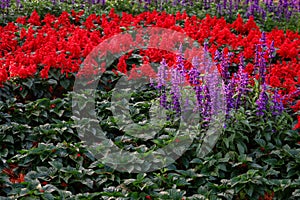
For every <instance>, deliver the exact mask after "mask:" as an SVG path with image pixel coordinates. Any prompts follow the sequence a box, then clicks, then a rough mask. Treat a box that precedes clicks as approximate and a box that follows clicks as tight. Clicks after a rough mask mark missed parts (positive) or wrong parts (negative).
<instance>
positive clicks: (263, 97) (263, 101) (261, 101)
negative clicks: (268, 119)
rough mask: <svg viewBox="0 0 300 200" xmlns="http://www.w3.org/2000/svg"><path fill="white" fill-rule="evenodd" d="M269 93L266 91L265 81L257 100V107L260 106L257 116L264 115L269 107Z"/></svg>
mask: <svg viewBox="0 0 300 200" xmlns="http://www.w3.org/2000/svg"><path fill="white" fill-rule="evenodd" d="M268 100H269V98H268V95H267V93H266V84H265V83H264V84H263V85H262V89H261V92H260V94H259V98H258V100H257V101H256V104H257V107H258V111H257V113H256V114H257V116H263V115H264V111H265V110H266V108H267V103H268Z"/></svg>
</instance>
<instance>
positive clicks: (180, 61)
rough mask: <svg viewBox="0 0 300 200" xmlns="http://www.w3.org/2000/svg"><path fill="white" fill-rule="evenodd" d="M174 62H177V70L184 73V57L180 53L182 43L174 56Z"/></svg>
mask: <svg viewBox="0 0 300 200" xmlns="http://www.w3.org/2000/svg"><path fill="white" fill-rule="evenodd" d="M176 63H177V69H178V70H179V73H180V74H181V75H182V76H184V75H185V73H186V70H185V68H184V57H183V53H182V44H180V46H179V52H178V54H177V56H176Z"/></svg>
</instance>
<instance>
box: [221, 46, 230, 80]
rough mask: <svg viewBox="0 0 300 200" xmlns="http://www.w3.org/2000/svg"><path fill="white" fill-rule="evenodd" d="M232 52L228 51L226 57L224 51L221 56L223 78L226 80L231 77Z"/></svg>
mask: <svg viewBox="0 0 300 200" xmlns="http://www.w3.org/2000/svg"><path fill="white" fill-rule="evenodd" d="M230 56H231V54H230V53H228V56H227V57H225V55H224V52H223V53H222V57H221V75H222V78H223V79H224V81H225V82H227V81H228V79H229V78H230V73H229V66H230V65H229V58H230Z"/></svg>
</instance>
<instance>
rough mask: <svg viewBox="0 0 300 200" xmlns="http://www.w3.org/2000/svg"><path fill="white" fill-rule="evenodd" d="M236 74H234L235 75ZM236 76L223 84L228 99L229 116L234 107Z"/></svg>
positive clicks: (227, 112) (227, 113)
mask: <svg viewBox="0 0 300 200" xmlns="http://www.w3.org/2000/svg"><path fill="white" fill-rule="evenodd" d="M235 75H236V74H234V76H235ZM235 80H236V79H235V78H232V79H230V80H228V83H227V84H225V83H224V84H223V90H224V92H225V99H226V115H227V117H228V116H229V113H230V111H231V109H232V108H234V98H233V96H234V93H235V85H236V83H235Z"/></svg>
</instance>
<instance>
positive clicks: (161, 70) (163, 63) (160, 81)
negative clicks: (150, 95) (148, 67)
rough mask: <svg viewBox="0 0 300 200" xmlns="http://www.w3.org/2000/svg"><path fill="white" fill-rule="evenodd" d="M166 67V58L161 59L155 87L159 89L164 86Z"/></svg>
mask: <svg viewBox="0 0 300 200" xmlns="http://www.w3.org/2000/svg"><path fill="white" fill-rule="evenodd" d="M167 68H168V65H167V63H166V60H165V59H163V60H162V61H161V63H160V66H159V68H158V74H157V75H158V78H157V89H160V90H161V89H162V88H163V87H164V86H166V79H167Z"/></svg>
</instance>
